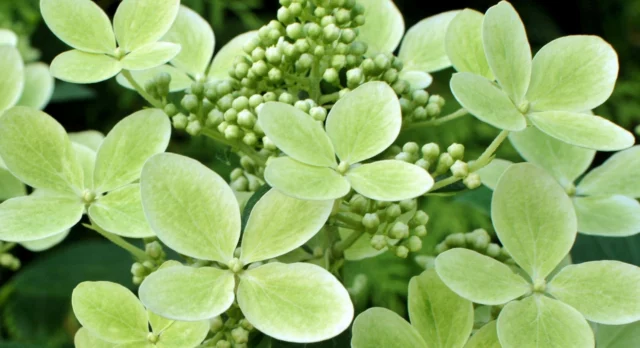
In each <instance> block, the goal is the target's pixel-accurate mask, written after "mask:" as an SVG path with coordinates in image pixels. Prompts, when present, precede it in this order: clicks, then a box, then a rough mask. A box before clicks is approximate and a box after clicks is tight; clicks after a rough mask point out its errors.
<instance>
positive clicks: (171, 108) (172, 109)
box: [164, 104, 178, 117]
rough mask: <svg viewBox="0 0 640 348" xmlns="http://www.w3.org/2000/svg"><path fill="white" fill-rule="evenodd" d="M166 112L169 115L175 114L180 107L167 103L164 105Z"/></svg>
mask: <svg viewBox="0 0 640 348" xmlns="http://www.w3.org/2000/svg"><path fill="white" fill-rule="evenodd" d="M164 113H165V114H167V116H169V117H172V116H175V115H176V114H177V113H178V108H177V107H176V106H175V105H174V104H167V105H165V106H164Z"/></svg>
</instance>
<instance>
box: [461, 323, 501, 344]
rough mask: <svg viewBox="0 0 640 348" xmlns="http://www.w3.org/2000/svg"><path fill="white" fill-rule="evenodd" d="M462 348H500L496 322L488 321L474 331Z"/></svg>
mask: <svg viewBox="0 0 640 348" xmlns="http://www.w3.org/2000/svg"><path fill="white" fill-rule="evenodd" d="M464 348H502V346H501V345H500V341H499V340H498V330H497V323H496V321H495V320H493V321H490V322H488V323H487V324H485V325H484V326H483V327H481V328H480V330H478V331H476V333H474V334H473V336H471V338H470V339H469V342H467V344H465V346H464Z"/></svg>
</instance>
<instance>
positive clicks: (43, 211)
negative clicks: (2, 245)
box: [0, 195, 84, 242]
mask: <svg viewBox="0 0 640 348" xmlns="http://www.w3.org/2000/svg"><path fill="white" fill-rule="evenodd" d="M83 213H84V205H83V204H82V202H80V199H79V198H76V197H66V196H65V197H61V196H48V195H47V196H25V197H16V198H12V199H10V200H8V201H4V202H3V203H2V204H0V240H3V241H6V242H28V241H32V240H39V239H43V238H47V237H51V236H55V235H57V234H61V233H64V232H65V231H66V230H68V229H70V228H71V227H73V226H74V225H75V224H77V223H78V221H80V218H82V214H83Z"/></svg>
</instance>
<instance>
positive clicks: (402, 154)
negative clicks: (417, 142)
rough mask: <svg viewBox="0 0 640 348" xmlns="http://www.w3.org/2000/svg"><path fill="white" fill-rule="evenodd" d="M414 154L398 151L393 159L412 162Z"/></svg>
mask: <svg viewBox="0 0 640 348" xmlns="http://www.w3.org/2000/svg"><path fill="white" fill-rule="evenodd" d="M413 158H414V156H413V155H411V154H410V153H406V152H400V153H399V154H397V155H396V157H395V159H396V160H398V161H402V162H407V163H412V162H413V161H414V159H413Z"/></svg>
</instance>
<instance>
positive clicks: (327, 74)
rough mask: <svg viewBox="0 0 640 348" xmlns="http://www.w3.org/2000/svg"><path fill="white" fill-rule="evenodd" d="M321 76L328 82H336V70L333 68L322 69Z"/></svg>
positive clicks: (337, 77)
mask: <svg viewBox="0 0 640 348" xmlns="http://www.w3.org/2000/svg"><path fill="white" fill-rule="evenodd" d="M322 78H323V79H324V80H325V81H327V82H329V83H336V82H338V79H339V76H338V71H337V70H336V69H334V68H329V69H327V70H325V71H324V74H323V75H322Z"/></svg>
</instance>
